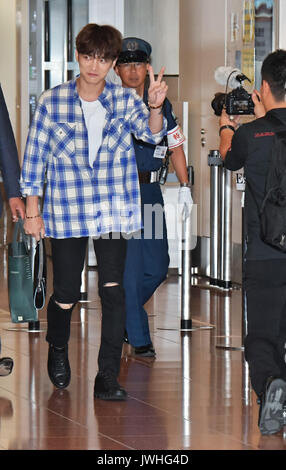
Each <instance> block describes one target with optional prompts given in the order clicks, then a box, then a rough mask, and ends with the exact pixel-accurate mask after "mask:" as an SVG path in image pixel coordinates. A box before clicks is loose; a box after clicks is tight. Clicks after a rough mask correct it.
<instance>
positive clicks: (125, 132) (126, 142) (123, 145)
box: [107, 118, 131, 154]
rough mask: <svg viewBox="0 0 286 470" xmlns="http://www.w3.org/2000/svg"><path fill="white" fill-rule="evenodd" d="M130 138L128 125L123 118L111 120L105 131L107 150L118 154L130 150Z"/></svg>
mask: <svg viewBox="0 0 286 470" xmlns="http://www.w3.org/2000/svg"><path fill="white" fill-rule="evenodd" d="M130 142H131V136H130V128H129V123H128V122H127V121H126V120H125V119H124V118H115V119H111V120H110V122H109V125H108V129H107V148H108V150H109V151H110V152H113V153H117V154H120V152H122V151H128V150H129V148H130Z"/></svg>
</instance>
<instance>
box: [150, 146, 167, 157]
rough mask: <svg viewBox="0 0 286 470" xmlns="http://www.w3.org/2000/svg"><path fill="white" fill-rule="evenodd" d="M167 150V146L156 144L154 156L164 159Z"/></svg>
mask: <svg viewBox="0 0 286 470" xmlns="http://www.w3.org/2000/svg"><path fill="white" fill-rule="evenodd" d="M167 150H168V147H165V146H164V145H156V148H155V150H154V155H153V157H154V158H161V159H163V158H165V156H166V153H167Z"/></svg>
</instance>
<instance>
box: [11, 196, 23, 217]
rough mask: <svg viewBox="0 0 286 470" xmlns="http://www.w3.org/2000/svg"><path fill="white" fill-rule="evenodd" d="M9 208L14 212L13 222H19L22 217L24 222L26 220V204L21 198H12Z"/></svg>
mask: <svg viewBox="0 0 286 470" xmlns="http://www.w3.org/2000/svg"><path fill="white" fill-rule="evenodd" d="M9 206H10V210H11V212H12V220H13V222H17V220H18V218H19V217H21V219H22V220H24V218H25V204H24V201H23V200H22V199H21V198H20V197H10V199H9Z"/></svg>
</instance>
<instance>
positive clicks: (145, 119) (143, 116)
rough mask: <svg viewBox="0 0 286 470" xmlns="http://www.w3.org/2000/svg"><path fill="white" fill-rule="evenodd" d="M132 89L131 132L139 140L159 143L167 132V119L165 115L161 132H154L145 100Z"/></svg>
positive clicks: (129, 105)
mask: <svg viewBox="0 0 286 470" xmlns="http://www.w3.org/2000/svg"><path fill="white" fill-rule="evenodd" d="M130 91H132V93H131V95H130V98H129V103H128V107H129V109H130V110H131V117H130V123H131V132H132V134H133V135H134V136H135V138H136V139H137V140H143V142H148V143H150V144H155V145H156V144H159V143H160V142H161V141H162V139H163V137H164V136H165V135H166V134H167V126H168V123H167V120H166V118H165V117H163V126H162V129H161V131H160V132H157V133H156V134H152V132H151V129H150V127H149V116H150V112H149V110H148V108H147V106H146V105H145V103H144V102H143V100H142V99H141V98H140V97H139V96H138V95H137V93H136V91H135V90H130Z"/></svg>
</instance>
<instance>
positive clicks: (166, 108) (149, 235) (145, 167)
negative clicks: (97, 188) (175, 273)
mask: <svg viewBox="0 0 286 470" xmlns="http://www.w3.org/2000/svg"><path fill="white" fill-rule="evenodd" d="M151 51H152V48H151V45H150V44H149V43H148V42H146V41H144V40H143V39H139V38H136V37H129V38H125V39H124V40H123V46H122V52H121V54H120V55H119V58H118V61H117V63H116V67H115V72H116V73H117V74H118V75H119V77H120V78H121V81H122V85H123V87H128V88H134V89H135V90H136V91H137V93H138V95H139V96H141V97H142V98H143V100H144V102H145V104H146V105H147V106H149V104H148V98H147V89H146V87H145V79H146V76H147V73H148V69H149V61H150V55H151ZM149 107H150V106H149ZM162 112H163V114H164V116H165V117H166V119H167V122H168V134H167V136H166V138H165V139H164V140H163V141H162V142H161V143H160V145H157V146H154V145H151V144H146V143H144V142H142V141H138V140H136V139H135V138H134V137H133V144H134V147H135V154H136V160H137V167H138V173H139V182H140V189H141V204H142V220H143V221H144V228H143V229H142V233H141V237H140V238H133V239H130V240H128V244H127V257H126V264H125V275H124V287H125V295H126V314H127V319H126V332H127V337H128V342H129V343H130V344H131V345H132V346H133V347H134V352H135V354H136V355H140V356H145V357H154V356H155V354H156V353H155V349H154V347H153V344H152V341H151V337H150V330H149V323H148V315H147V312H146V310H145V309H144V304H145V303H146V302H147V301H148V300H149V299H150V298H151V296H152V295H153V293H154V292H155V290H156V289H157V287H158V286H159V285H160V284H161V283H162V282H163V281H164V280H165V279H166V275H167V272H168V266H169V254H168V241H167V230H166V221H165V216H164V214H163V218H162V219H161V220H162V227H157V225H156V226H155V211H154V212H152V216H151V217H148V214H147V211H149V212H148V213H149V214H150V205H151V207H152V206H153V207H154V206H155V205H156V207H157V208H158V204H159V205H160V206H161V207H162V208H163V205H164V203H163V198H162V193H161V189H160V184H159V182H158V181H159V174H160V169H161V168H162V164H163V161H164V160H163V158H162V157H165V156H166V153H167V151H171V152H172V155H171V160H172V163H173V166H174V169H175V171H176V174H177V177H178V179H179V181H180V184H181V187H180V190H179V203H180V204H182V207H185V209H186V210H190V208H191V205H192V197H191V191H190V186H189V183H188V172H187V167H186V157H185V154H184V150H183V142H184V140H185V138H184V136H183V134H182V131H181V129H180V127H179V125H178V124H177V122H176V118H175V116H174V114H173V111H172V105H171V103H170V101H169V100H168V99H167V98H166V99H165V101H164V104H163V107H162ZM162 212H163V211H162ZM160 229H161V230H160Z"/></svg>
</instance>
